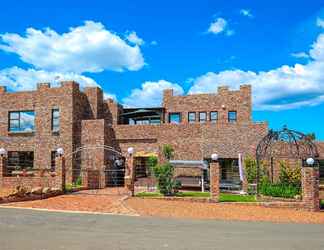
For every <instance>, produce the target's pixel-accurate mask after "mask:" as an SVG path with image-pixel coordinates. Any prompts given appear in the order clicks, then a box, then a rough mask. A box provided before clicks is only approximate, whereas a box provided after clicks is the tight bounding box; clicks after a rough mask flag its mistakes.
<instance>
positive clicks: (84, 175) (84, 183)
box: [81, 169, 89, 188]
mask: <svg viewBox="0 0 324 250" xmlns="http://www.w3.org/2000/svg"><path fill="white" fill-rule="evenodd" d="M81 179H82V186H83V187H85V188H88V187H89V180H88V169H81Z"/></svg>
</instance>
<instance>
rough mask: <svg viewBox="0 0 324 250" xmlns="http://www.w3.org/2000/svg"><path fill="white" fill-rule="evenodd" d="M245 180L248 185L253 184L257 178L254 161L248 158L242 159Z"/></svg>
mask: <svg viewBox="0 0 324 250" xmlns="http://www.w3.org/2000/svg"><path fill="white" fill-rule="evenodd" d="M244 165H245V173H246V179H247V181H248V183H255V182H256V177H257V164H256V160H254V159H253V158H252V157H250V156H248V157H246V158H245V159H244Z"/></svg>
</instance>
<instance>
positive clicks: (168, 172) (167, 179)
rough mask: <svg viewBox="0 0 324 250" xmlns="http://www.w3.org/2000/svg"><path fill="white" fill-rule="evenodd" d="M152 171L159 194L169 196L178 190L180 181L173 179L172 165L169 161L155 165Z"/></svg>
mask: <svg viewBox="0 0 324 250" xmlns="http://www.w3.org/2000/svg"><path fill="white" fill-rule="evenodd" d="M153 172H154V176H155V178H156V179H157V183H158V189H159V191H160V193H161V194H163V195H168V196H170V195H174V194H175V193H177V192H178V190H179V188H180V187H181V182H180V181H177V180H175V179H174V177H173V174H174V167H173V166H172V165H171V164H170V163H165V164H162V165H155V166H154V168H153Z"/></svg>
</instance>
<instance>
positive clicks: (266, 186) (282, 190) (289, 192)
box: [260, 176, 300, 198]
mask: <svg viewBox="0 0 324 250" xmlns="http://www.w3.org/2000/svg"><path fill="white" fill-rule="evenodd" d="M260 193H261V194H263V195H266V196H273V197H284V198H294V197H295V196H296V195H298V194H300V188H299V187H296V186H294V185H292V184H283V183H280V182H279V183H271V182H270V180H269V178H268V177H267V176H263V178H262V180H261V182H260Z"/></svg>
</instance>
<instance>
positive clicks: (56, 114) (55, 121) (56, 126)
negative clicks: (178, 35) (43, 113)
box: [52, 109, 60, 132]
mask: <svg viewBox="0 0 324 250" xmlns="http://www.w3.org/2000/svg"><path fill="white" fill-rule="evenodd" d="M52 131H53V132H59V131H60V110H59V109H52Z"/></svg>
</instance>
